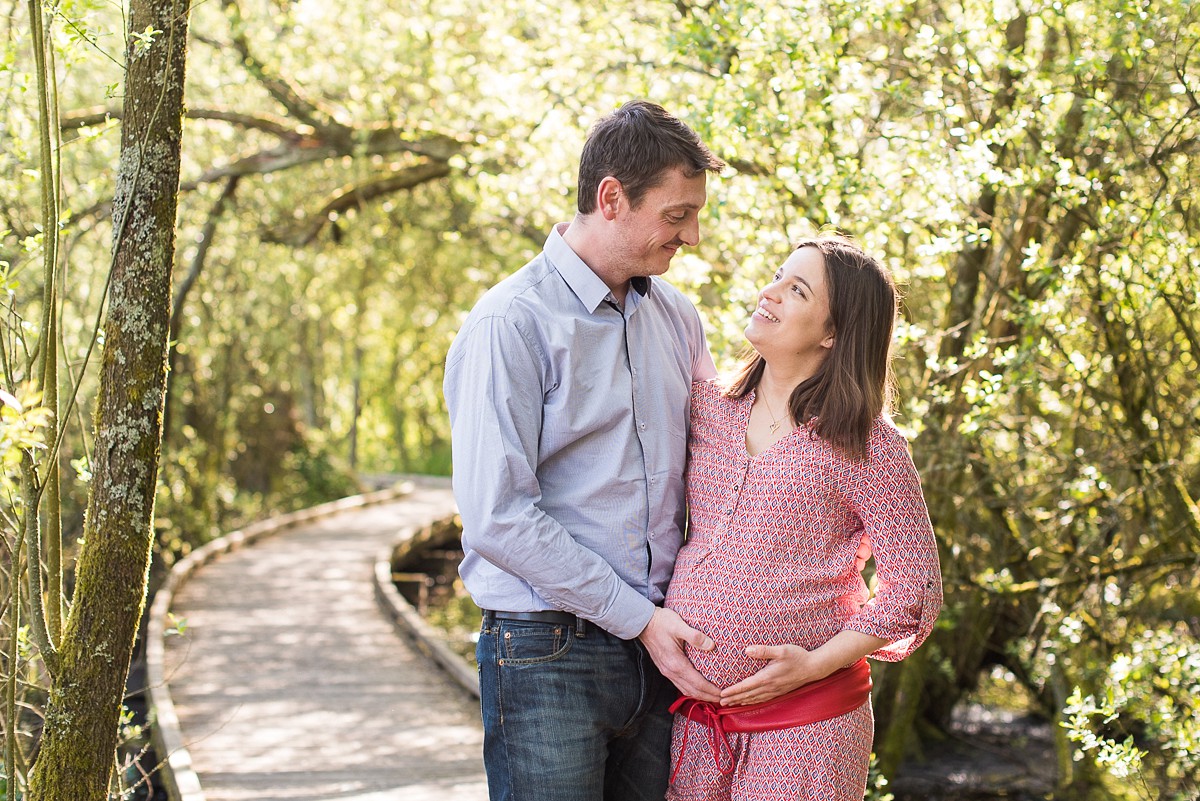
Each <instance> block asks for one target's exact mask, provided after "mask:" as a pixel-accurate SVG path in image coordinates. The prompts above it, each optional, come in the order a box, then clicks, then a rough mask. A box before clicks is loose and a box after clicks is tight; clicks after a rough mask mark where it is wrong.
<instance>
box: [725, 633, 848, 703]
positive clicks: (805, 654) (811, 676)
mask: <svg viewBox="0 0 1200 801" xmlns="http://www.w3.org/2000/svg"><path fill="white" fill-rule="evenodd" d="M815 653H816V652H814V651H807V650H805V649H804V648H801V647H800V646H799V645H750V646H747V648H746V656H748V657H750V658H751V659H761V660H763V661H764V662H766V664H765V665H763V667H762V668H760V669H759V670H758V672H757V673H755V674H754V675H752V676H750V677H748V678H745V679H743V680H742V681H739V682H738V683H737V684H733V685H730V686H729V687H726V688H725V689H724V690H722V691H721V706H744V705H746V704H761V703H762V702H763V701H770V700H771V699H773V698H778V697H779V696H781V695H784V694H786V693H790V692H791V691H792V690H794V689H796V688H797V687H800V686H801V685H804V684H808V683H809V682H811V681H816V680H817V679H822V678H824V677H825V676H828V675H829V674H830V673H832V672H833V671H832V670H825V668H824V665H823V664H822V661H821V660H820V659H819V658H816V657H815V656H814V654H815ZM823 670H824V672H822V671H823Z"/></svg>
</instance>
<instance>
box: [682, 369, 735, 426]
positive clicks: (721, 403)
mask: <svg viewBox="0 0 1200 801" xmlns="http://www.w3.org/2000/svg"><path fill="white" fill-rule="evenodd" d="M737 403H738V401H737V400H736V399H735V398H731V397H729V395H728V394H726V386H725V384H724V383H722V382H721V379H720V378H710V379H706V380H704V381H693V382H692V419H693V420H696V419H697V418H700V419H708V420H714V419H720V418H722V417H726V416H729V415H731V414H733V413H734V410H735V409H736V407H737Z"/></svg>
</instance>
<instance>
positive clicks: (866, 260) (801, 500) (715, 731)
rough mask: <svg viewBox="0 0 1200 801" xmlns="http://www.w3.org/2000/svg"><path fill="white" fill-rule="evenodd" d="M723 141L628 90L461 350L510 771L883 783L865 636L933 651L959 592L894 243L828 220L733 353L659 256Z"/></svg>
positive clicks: (480, 585)
mask: <svg viewBox="0 0 1200 801" xmlns="http://www.w3.org/2000/svg"><path fill="white" fill-rule="evenodd" d="M723 166H724V165H723V164H722V162H721V161H720V160H719V159H717V158H716V157H715V156H713V154H712V153H711V152H710V151H709V150H708V148H706V147H705V145H704V144H703V143H702V142H701V141H700V140H699V138H698V137H697V136H696V134H695V133H694V132H693V131H692V130H691V129H690V128H688V127H687V126H686V125H684V124H683V123H682V122H680V121H679V120H678V119H676V118H674V117H673V116H671V115H670V114H668V113H667V112H666V111H664V110H663V109H662V108H660V107H659V106H657V105H654V104H652V103H648V102H644V101H634V102H630V103H627V104H625V105H624V106H622V107H621V108H620V109H619V110H617V111H616V112H614V113H612V114H610V115H609V116H607V117H605V118H603V119H602V120H600V121H599V122H598V123H597V124H596V125H595V127H594V128H593V129H592V131H591V133H590V134H589V137H588V140H587V143H586V144H585V146H584V149H583V153H582V156H581V159H580V167H579V187H578V195H579V197H578V214H577V215H576V217H575V219H574V220H573V221H572V222H570V223H563V224H560V225H558V226H557V227H555V229H554V230H552V231H551V232H550V236H549V239H548V240H547V242H546V245H545V248H544V250H543V251H542V253H541V254H540V255H538V256H537V257H536V258H534V259H533V260H532V261H531V262H530V263H529V264H527V265H525V267H523V268H522V269H521V270H519V271H517V272H516V273H515V274H513V275H512V276H510V277H509V278H507V279H505V280H504V281H502V282H501V283H500V284H498V285H497V286H496V287H494V288H493V289H492V290H491V291H489V292H488V293H487V294H486V295H485V296H484V297H483V298H482V299H481V300H480V301H479V303H478V304H477V305H476V306H475V309H474V310H473V311H472V312H471V314H470V316H469V317H468V318H467V320H466V322H465V323H464V325H463V327H462V330H461V331H460V333H459V335H458V337H457V338H456V340H455V342H454V344H453V346H452V347H451V349H450V353H449V355H448V357H447V362H446V380H445V394H446V400H447V404H448V406H449V409H450V419H451V428H452V433H453V448H454V490H455V495H456V497H457V500H458V504H459V508H460V512H461V514H462V521H463V545H464V551H465V554H466V555H465V558H464V560H463V563H462V566H461V568H460V573H461V574H462V578H463V581H464V582H465V584H466V586H467V589H468V590H469V591H470V592H471V595H472V596H473V598H474V599H475V602H476V603H477V604H478V605H479V606H480V607H481V608H482V609H483V610H485V611H484V615H483V624H482V628H481V633H480V638H479V646H478V652H477V654H478V660H479V671H480V689H481V693H482V706H483V723H484V738H485V739H484V761H485V764H486V768H487V775H488V786H489V792H490V795H491V798H492V800H493V801H498V799H506V800H507V801H660V799H663V798H664V796H665V797H666V798H669V799H680V800H681V801H682V799H747V800H748V799H764V800H765V799H785V798H788V799H792V798H795V799H820V800H821V801H839V800H840V799H846V800H847V801H850V799H861V798H862V797H863V792H864V785H865V782H866V774H867V762H868V758H869V755H870V751H871V740H872V734H873V719H872V713H871V705H870V671H869V668H868V667H867V663H866V661H865V659H864V657H865V656H868V655H870V656H871V657H873V658H875V659H882V660H888V661H894V660H898V659H901V658H903V657H904V656H906V655H907V654H909V653H911V652H912V651H913V649H915V648H916V647H917V646H918V645H919V644H920V643H921V642H922V641H923V640H924V639H925V637H926V636H928V634H929V632H930V631H931V629H932V627H933V622H934V619H935V617H936V615H937V612H938V610H939V608H940V605H941V580H940V573H939V568H938V558H937V548H936V545H935V543H934V539H933V532H932V529H931V527H930V524H929V517H928V513H927V511H926V508H925V504H924V501H923V499H922V496H921V489H920V483H919V479H918V477H917V474H916V471H915V470H914V468H913V465H912V461H911V459H910V457H909V454H908V450H907V447H906V444H905V442H904V440H903V439H902V437H901V436H900V434H899V433H898V432H897V431H896V429H895V428H894V427H893V426H892V425H891V423H890V422H889V420H888V418H887V414H886V413H887V408H888V401H889V387H890V369H889V352H890V346H891V339H892V328H893V323H894V319H895V316H896V307H897V300H896V293H895V289H894V286H893V284H892V281H891V278H890V276H889V275H888V273H887V272H886V271H885V269H884V268H883V267H882V266H881V265H880V264H879V263H878V262H877V261H875V260H874V259H872V258H871V257H869V256H867V255H866V254H864V253H863V252H862V251H861V250H860V249H859V248H858V247H857V246H855V245H853V244H851V243H850V242H848V241H847V240H845V239H844V238H840V237H832V236H823V237H818V238H816V239H811V240H806V241H804V242H801V243H800V244H799V246H798V247H797V248H796V249H795V250H794V251H793V252H792V253H791V255H790V256H789V257H788V258H787V259H786V260H785V261H784V263H783V266H782V267H780V269H779V271H778V272H777V273H776V274H775V276H774V277H773V278H772V279H771V280H770V281H769V282H767V284H766V285H765V286H764V288H763V289H762V291H761V292H760V294H759V302H758V307H757V308H756V309H755V310H754V313H753V314H752V315H751V317H750V322H749V325H748V326H747V327H746V338H747V339H748V340H749V342H750V344H751V345H752V346H753V351H752V352H751V353H750V358H749V359H748V360H747V361H746V362H745V363H744V364H743V366H742V368H741V369H740V370H739V371H738V372H737V374H736V375H735V376H734V377H733V378H732V380H731V381H730V382H726V383H717V382H716V381H715V377H716V370H715V368H714V365H713V361H712V358H711V356H710V355H709V352H708V347H707V345H706V343H705V337H704V332H703V329H702V326H701V322H700V319H699V316H698V315H697V313H696V310H695V309H694V307H693V306H692V305H691V304H690V303H689V302H688V301H687V300H686V299H685V298H684V296H683V295H682V294H681V293H680V292H679V291H677V290H676V289H674V288H673V287H672V286H670V285H669V284H668V283H666V282H665V281H663V280H662V279H661V278H659V277H658V276H661V275H662V274H663V273H665V272H666V271H667V268H668V267H669V266H670V263H671V258H672V257H673V256H674V255H675V253H676V251H677V250H678V249H679V248H680V247H683V246H685V245H687V246H695V245H696V244H697V242H698V240H699V224H698V215H699V213H700V210H701V208H702V207H703V206H704V204H705V200H706V194H705V185H706V178H707V173H709V172H717V171H719V170H721V169H722V168H723ZM689 408H690V410H691V411H690V420H689V414H688V409H689ZM685 468H686V481H685ZM685 496H686V497H685ZM685 502H686V503H685ZM685 510H686V514H685ZM685 518H686V523H687V542H686V544H684V542H683V540H684V537H683V533H684V528H685ZM872 555H873V556H874V559H875V563H876V568H875V575H876V589H875V593H874V597H872V598H870V599H869V600H868V591H867V588H866V585H865V583H864V581H863V578H862V575H861V571H862V569H863V566H864V564H865V562H866V561H867V559H868V558H870V557H871V556H872ZM668 584H669V588H668ZM673 712H674V713H675V714H672V713H673ZM668 784H669V789H668Z"/></svg>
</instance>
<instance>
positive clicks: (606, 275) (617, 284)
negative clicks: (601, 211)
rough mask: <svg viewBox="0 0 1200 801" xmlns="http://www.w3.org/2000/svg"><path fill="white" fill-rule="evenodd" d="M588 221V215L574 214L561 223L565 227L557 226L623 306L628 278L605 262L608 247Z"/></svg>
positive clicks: (627, 290)
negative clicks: (567, 221)
mask: <svg viewBox="0 0 1200 801" xmlns="http://www.w3.org/2000/svg"><path fill="white" fill-rule="evenodd" d="M590 223H591V221H590V220H589V219H588V215H585V214H576V215H575V219H574V220H572V221H571V222H569V223H563V225H565V226H566V227H565V228H559V229H558V230H559V234H560V235H561V236H562V238H563V241H564V242H566V243H567V245H568V246H569V247H570V248H571V250H573V251H575V255H576V256H578V257H579V258H580V259H581V260H582V261H583V263H584V264H586V265H587V266H588V269H590V270H591V271H592V272H594V273H595V274H596V277H598V278H599V279H600V280H601V281H603V282H604V285H605V286H607V287H608V288H609V289H610V290H611V291H612V294H613V297H614V298H616V299H617V303H618V304H619V305H621V306H624V305H625V296H626V295H628V294H629V278H628V276H625V275H623V274H622V273H621V271H620V270H619V269H613V268H612V267H610V265H609V264H608V263H607V261H606V259H607V256H608V248H606V247H604V245H603V243H601V242H600V241H599V240H598V238H597V237H596V235H595V226H594V225H592V224H590Z"/></svg>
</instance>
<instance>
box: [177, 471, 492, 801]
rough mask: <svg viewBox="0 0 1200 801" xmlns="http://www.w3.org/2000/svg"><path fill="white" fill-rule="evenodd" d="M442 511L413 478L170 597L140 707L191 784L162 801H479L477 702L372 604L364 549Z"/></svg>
mask: <svg viewBox="0 0 1200 801" xmlns="http://www.w3.org/2000/svg"><path fill="white" fill-rule="evenodd" d="M453 509H454V505H453V498H452V497H451V495H450V490H449V483H448V482H447V481H441V480H423V479H420V480H416V482H415V486H414V487H413V489H412V490H411V491H410V492H408V493H407V494H403V495H400V496H399V497H393V498H392V499H390V500H383V501H382V502H380V501H379V499H378V498H376V499H375V502H373V503H371V504H370V505H360V506H358V507H357V508H347V509H341V510H334V511H332V513H331V512H330V511H328V510H327V511H326V512H324V513H322V516H318V517H315V519H307V520H306V521H302V522H299V524H295V523H293V524H292V527H290V528H288V529H287V530H284V531H278V532H268V533H269V536H262V537H261V539H257V540H255V541H254V543H253V545H252V546H250V547H241V548H238V549H236V550H231V551H229V552H228V553H223V554H221V555H220V556H219V558H215V559H213V560H212V561H211V562H210V563H207V564H204V566H203V568H202V569H199V570H195V571H194V573H193V575H191V576H190V578H188V579H187V580H186V582H183V583H182V586H181V587H179V588H178V589H175V591H174V594H173V596H172V597H171V598H170V601H169V603H170V611H171V613H172V614H174V615H175V616H177V617H180V618H184V619H186V623H187V625H186V631H185V634H184V636H182V637H177V636H167V637H165V638H163V640H162V642H163V643H164V644H165V648H163V649H162V654H161V658H162V670H163V675H164V676H165V680H166V688H165V689H166V690H167V691H168V692H169V696H167V697H166V700H165V701H162V702H156V705H157V706H158V707H159V711H160V718H161V719H162V720H163V722H164V724H170V723H171V720H170V719H171V718H172V717H176V718H177V719H178V727H177V728H178V736H179V739H180V740H181V744H182V745H183V746H184V747H183V748H180V747H179V745H178V744H176V745H175V746H174V747H170V746H169V745H168V746H167V749H168V750H170V752H171V755H172V756H174V757H175V758H174V759H173V760H172V762H173V764H175V765H176V766H177V767H179V768H180V772H183V773H186V772H187V769H188V768H190V769H191V770H192V771H194V774H195V775H194V777H185V779H186V781H180V782H179V784H180V786H182V788H183V789H182V791H181V790H180V789H179V788H172V795H173V796H174V797H176V798H177V799H182V801H243V800H244V799H255V801H317V799H345V801H427V800H428V801H433V800H434V799H436V801H483V799H485V798H486V797H487V792H486V785H485V781H484V778H483V765H482V757H481V743H482V733H481V731H480V724H479V711H478V705H477V704H478V702H477V701H476V700H475V699H474V698H472V697H471V696H470V695H469V694H468V693H467V692H466V691H465V690H464V689H463V687H462V686H460V684H458V683H456V682H455V681H454V680H453V679H452V678H451V677H450V676H449V675H448V674H447V673H446V672H445V671H443V670H441V669H439V668H437V667H436V666H435V665H434V663H433V662H432V661H431V660H430V659H428V658H427V657H426V656H425V655H424V654H423V653H422V652H421V651H419V650H417V648H416V647H415V646H414V644H413V642H412V641H411V640H409V639H406V638H403V637H401V636H399V635H398V633H397V631H396V629H395V628H394V626H393V624H392V622H391V621H390V620H389V619H388V616H387V615H386V614H385V613H384V612H383V611H382V610H381V608H380V606H379V604H378V603H377V602H376V600H375V596H374V582H373V570H374V563H375V561H376V560H377V559H378V558H379V557H380V555H381V554H382V553H384V552H386V551H387V549H388V547H389V546H390V545H391V544H392V543H393V542H395V541H396V540H397V539H399V538H400V537H402V536H406V535H407V534H411V533H412V531H413V530H414V529H416V528H419V527H421V526H423V525H425V524H427V523H429V522H431V521H432V520H434V519H437V518H440V517H444V516H446V515H447V514H448V513H451V512H452V511H453ZM157 606H158V604H156V607H157ZM159 612H160V613H162V612H165V608H164V609H160V610H159ZM159 696H160V698H161V697H163V693H162V691H161V689H160V691H159ZM172 713H173V715H172ZM163 728H164V729H165V730H166V729H170V728H171V727H170V725H164V727H163ZM159 756H160V758H166V757H168V754H166V753H162V748H161V747H160V753H159ZM196 778H198V780H199V781H198V786H197V783H196V781H195V779H196ZM189 783H190V785H189Z"/></svg>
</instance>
